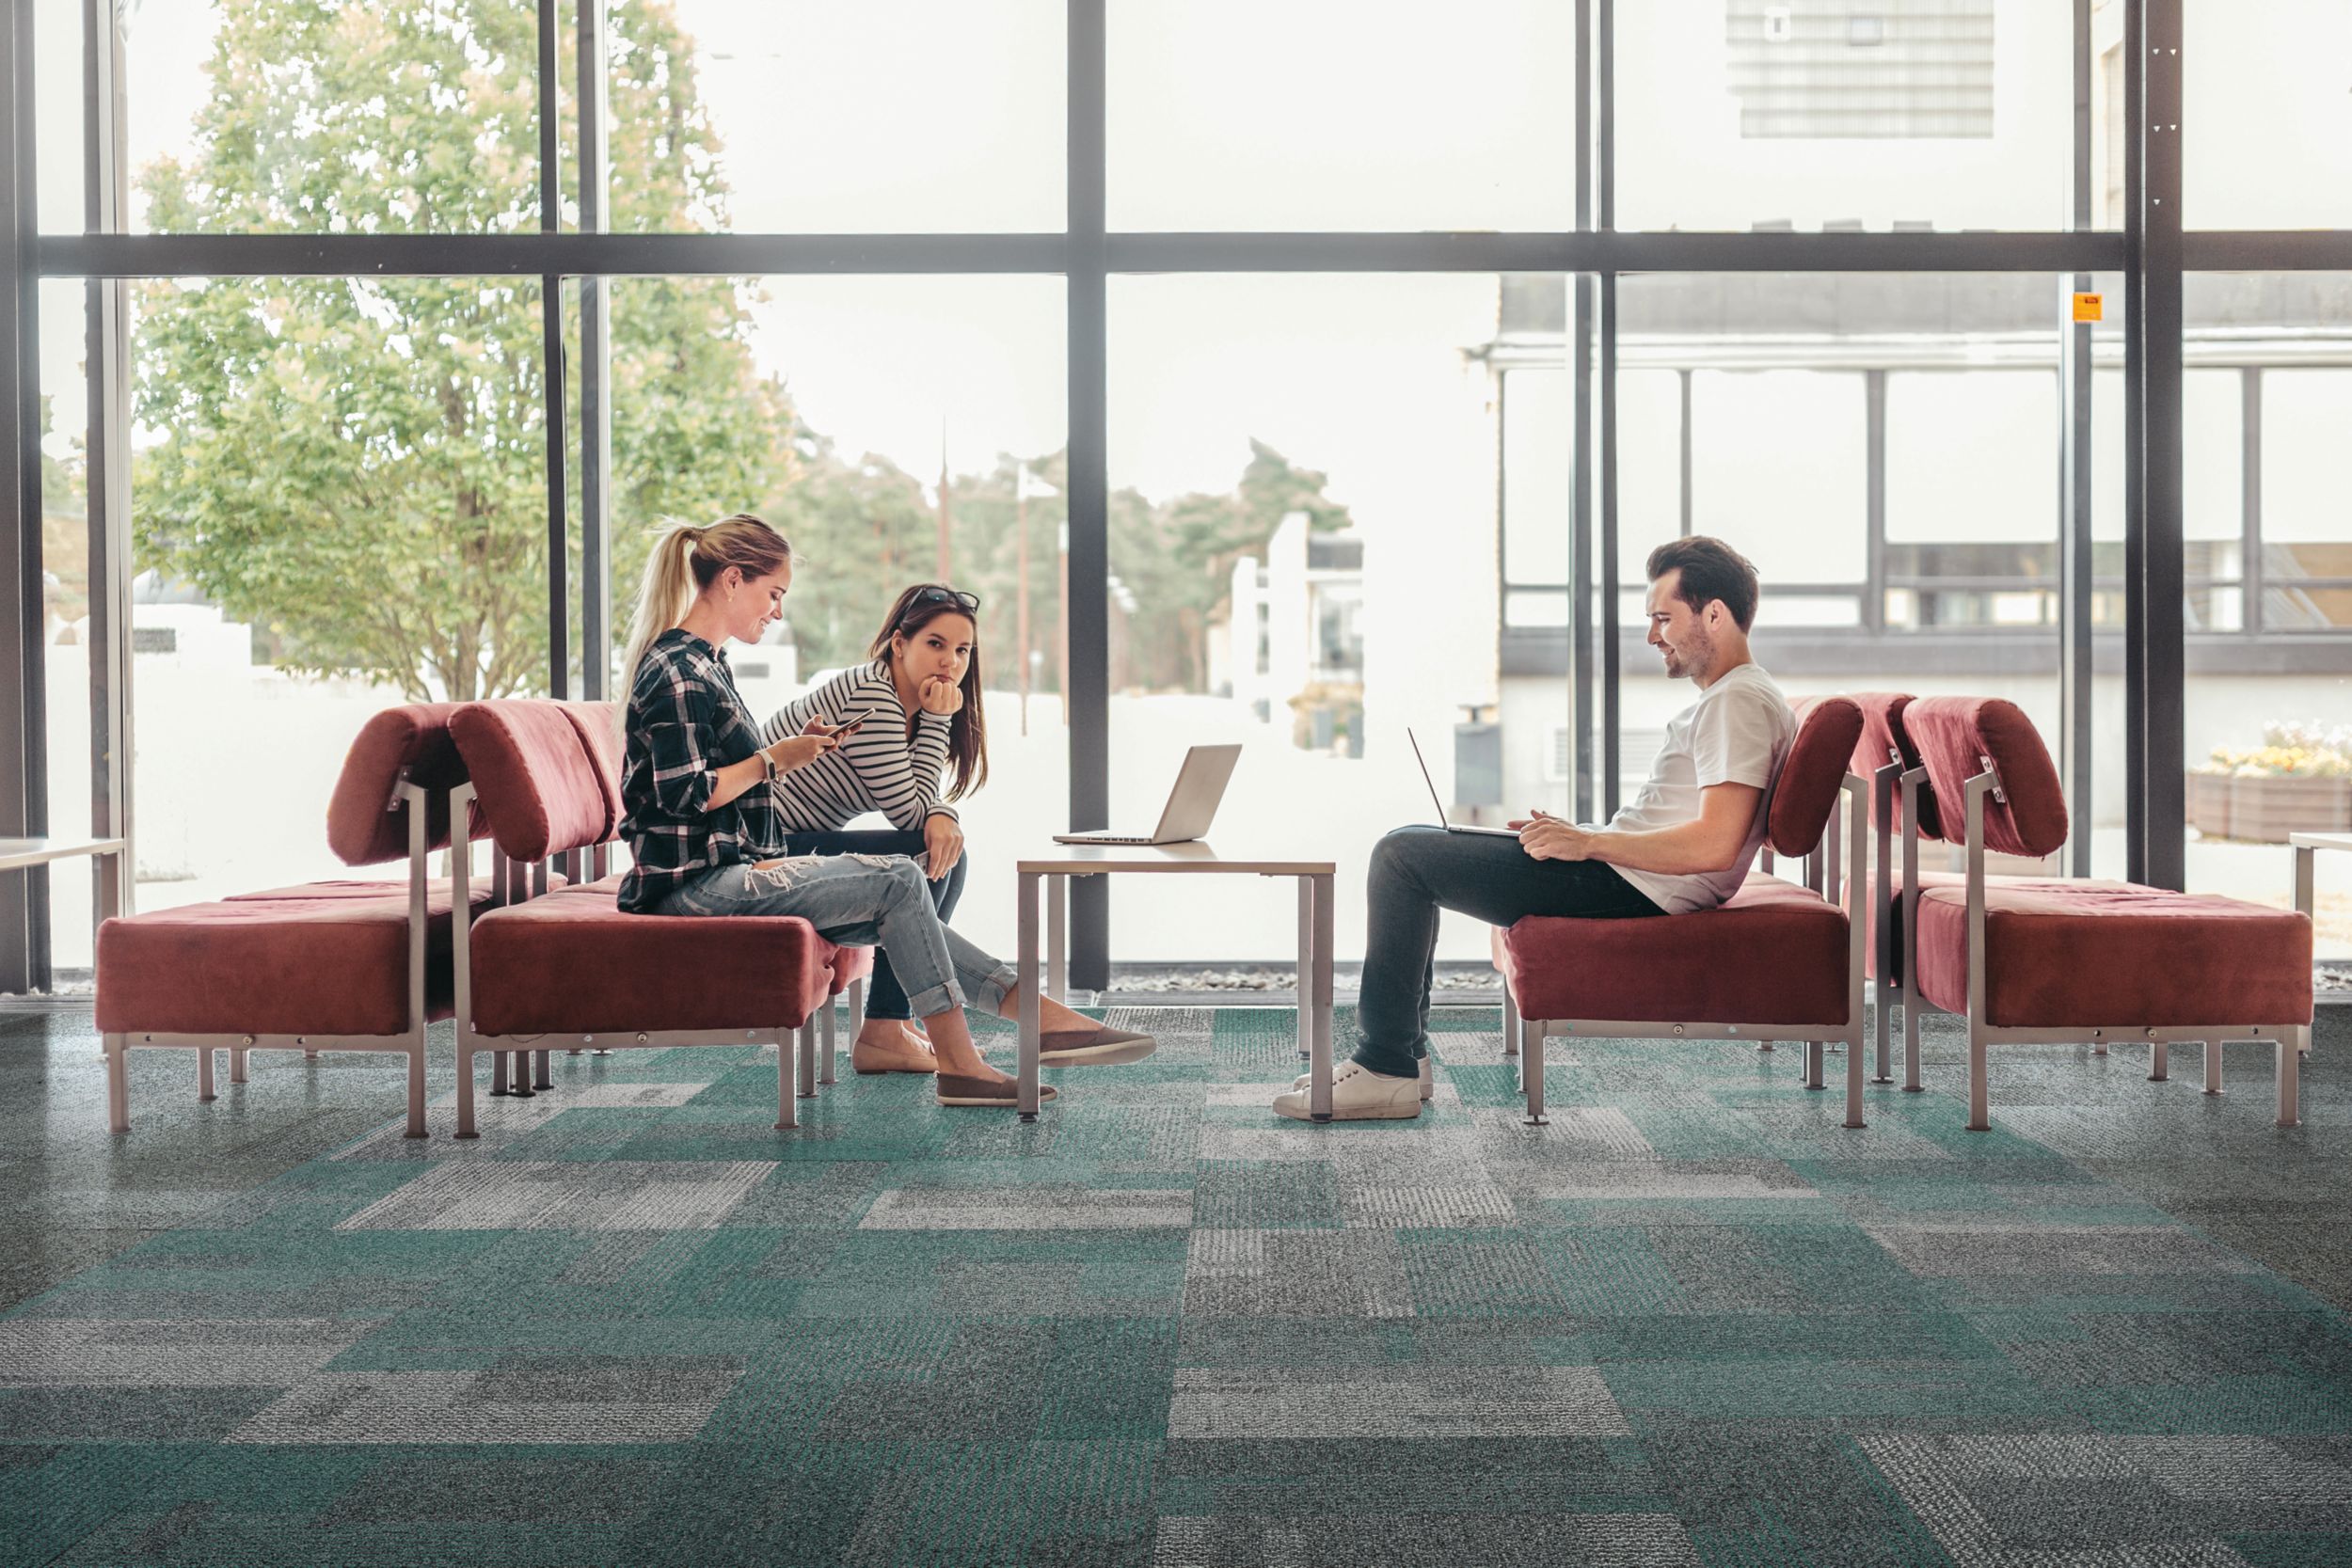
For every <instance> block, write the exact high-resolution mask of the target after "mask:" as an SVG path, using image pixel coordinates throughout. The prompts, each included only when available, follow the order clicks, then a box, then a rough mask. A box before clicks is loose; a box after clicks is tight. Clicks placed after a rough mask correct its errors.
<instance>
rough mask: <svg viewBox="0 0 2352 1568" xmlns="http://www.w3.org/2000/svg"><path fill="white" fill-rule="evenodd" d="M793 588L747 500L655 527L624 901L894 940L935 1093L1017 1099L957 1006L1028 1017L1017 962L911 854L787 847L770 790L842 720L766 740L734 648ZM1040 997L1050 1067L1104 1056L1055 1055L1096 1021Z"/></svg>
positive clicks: (835, 735)
mask: <svg viewBox="0 0 2352 1568" xmlns="http://www.w3.org/2000/svg"><path fill="white" fill-rule="evenodd" d="M791 585H792V547H791V546H789V545H788V544H787V543H786V542H785V540H784V538H783V536H782V535H780V534H778V533H777V532H776V531H775V530H773V529H771V528H770V527H769V526H768V524H767V523H765V522H764V521H762V520H761V519H759V518H757V517H755V516H751V515H748V514H738V515H735V516H732V517H728V518H725V519H724V520H723V521H721V522H718V523H714V524H711V525H710V526H709V527H707V528H694V527H691V526H689V525H687V524H684V523H676V524H673V525H671V526H670V527H669V528H668V529H666V530H664V531H663V532H662V534H661V535H660V538H659V539H657V540H656V541H655V544H654V547H653V553H652V556H651V557H650V558H649V559H648V560H647V562H645V578H644V589H643V591H642V592H641V594H640V595H639V598H638V605H637V617H636V622H635V625H634V627H633V628H632V630H631V632H630V636H629V646H628V657H627V658H626V659H625V660H624V662H623V665H622V673H623V675H624V677H625V679H626V681H627V684H628V694H629V695H628V707H627V709H626V710H625V714H624V717H623V720H622V726H623V733H624V741H625V749H626V762H625V764H624V766H623V769H622V774H621V801H622V805H623V807H624V809H625V812H626V814H627V816H626V821H625V823H624V828H625V831H626V832H627V833H628V846H629V852H630V854H631V856H632V858H633V860H634V864H633V866H632V867H631V869H630V871H629V873H628V877H626V878H625V879H623V880H622V883H621V891H620V906H621V908H622V909H624V910H626V911H629V912H631V913H638V914H665V915H668V914H682V915H702V916H713V915H797V916H799V917H800V918H802V919H803V920H806V921H807V922H808V923H809V924H810V925H812V926H814V927H816V928H817V933H818V935H819V936H821V937H823V938H825V939H826V940H827V941H829V942H836V943H840V944H842V945H847V946H876V945H882V946H887V947H888V948H889V949H890V951H891V952H893V953H894V954H895V955H896V956H897V963H896V965H895V969H896V972H897V976H898V978H897V980H896V982H895V983H896V984H898V985H899V986H900V987H901V990H902V994H904V993H905V992H906V991H910V990H911V992H912V1006H911V1011H912V1013H913V1014H914V1015H915V1016H919V1017H921V1018H922V1019H923V1020H924V1021H925V1022H926V1024H927V1025H928V1027H929V1031H930V1046H931V1048H932V1050H933V1051H934V1052H936V1053H937V1071H938V1074H939V1078H938V1085H937V1094H938V1099H939V1101H940V1103H941V1104H943V1105H1004V1106H1010V1105H1012V1104H1013V1103H1014V1102H1015V1101H1014V1095H1015V1083H1014V1080H1013V1079H1011V1078H1010V1077H1009V1076H1007V1075H1006V1074H1004V1073H1002V1072H999V1071H997V1070H996V1069H994V1068H993V1067H991V1066H989V1064H988V1063H987V1061H986V1060H984V1059H983V1058H982V1057H981V1055H980V1053H979V1050H978V1048H977V1046H976V1045H975V1044H974V1042H973V1039H972V1032H971V1029H970V1028H969V1026H968V1025H966V1023H965V1022H964V1019H963V1006H964V1005H965V1003H966V1002H969V1003H970V1004H971V1005H972V1006H979V1007H987V1008H991V1009H993V1010H994V1011H995V1013H996V1014H997V1016H998V1017H1000V1018H1015V1017H1018V1016H1019V1013H1020V1000H1021V998H1020V992H1019V990H1017V988H1016V986H1015V983H1014V982H1015V978H1016V976H1015V974H1014V973H1013V970H1012V966H1010V965H1009V964H1006V963H1001V962H999V961H998V960H997V959H995V958H991V957H990V956H989V955H988V954H986V953H983V952H981V951H980V950H979V949H978V948H977V947H975V946H974V945H973V944H972V943H970V942H966V941H964V940H963V939H962V938H961V937H960V936H958V935H956V934H955V933H954V932H953V931H950V930H948V929H947V928H946V927H944V926H942V925H941V924H940V921H939V916H938V913H937V911H935V910H934V909H933V907H932V904H931V899H930V893H929V891H928V890H927V888H926V886H925V879H924V877H923V872H922V868H921V867H919V866H918V865H917V864H916V863H914V861H911V860H907V859H904V858H901V857H896V856H883V855H874V854H854V853H850V854H836V855H810V856H793V855H791V854H790V853H789V850H788V845H787V839H788V835H787V831H786V826H785V821H784V817H783V815H782V813H781V811H780V810H779V808H778V804H777V796H776V793H775V792H774V791H773V790H771V789H770V788H769V787H768V786H769V785H770V784H772V783H773V782H774V781H776V780H777V779H778V778H781V777H788V776H789V775H791V774H793V773H796V772H799V771H802V770H803V769H806V768H811V767H813V766H816V765H817V764H818V763H820V762H822V761H823V760H825V759H826V758H828V757H831V756H834V755H836V754H837V753H838V752H839V749H840V747H841V744H842V742H843V740H844V739H845V738H846V737H847V734H846V729H845V728H844V727H842V726H838V725H835V724H830V723H825V722H821V721H808V722H805V723H804V724H803V726H802V727H801V728H800V729H799V730H798V731H796V732H795V733H792V734H790V735H787V736H784V737H782V738H780V739H777V740H772V741H768V742H766V743H764V744H763V742H762V740H761V737H760V735H759V732H758V730H757V728H756V726H755V724H754V722H753V720H752V716H751V713H750V712H749V710H748V709H746V708H745V707H744V705H743V699H742V696H741V694H740V693H739V692H738V691H737V690H736V688H735V679H734V676H733V674H732V673H730V672H729V670H728V668H727V660H726V654H725V652H724V649H725V646H726V643H727V641H728V640H729V639H739V640H740V641H745V642H757V641H759V639H760V637H761V635H762V634H763V633H765V632H766V631H767V629H768V626H769V624H770V623H771V622H772V621H774V620H777V619H778V618H780V617H781V616H782V615H783V613H784V595H785V593H786V591H787V589H789V588H790V587H791ZM877 964H878V967H879V959H878V960H877ZM1041 1005H1042V1007H1043V1010H1044V1014H1045V1027H1046V1029H1047V1030H1048V1031H1050V1032H1049V1033H1048V1034H1047V1036H1046V1038H1045V1045H1046V1048H1047V1049H1046V1051H1045V1053H1044V1056H1043V1060H1044V1061H1045V1063H1046V1064H1047V1065H1048V1066H1053V1065H1062V1064H1066V1063H1068V1062H1070V1061H1073V1060H1089V1059H1091V1060H1100V1059H1103V1058H1104V1056H1105V1055H1106V1054H1108V1053H1103V1052H1096V1053H1093V1055H1092V1056H1077V1057H1073V1056H1071V1055H1069V1054H1068V1053H1066V1051H1065V1052H1060V1053H1057V1051H1056V1050H1055V1049H1054V1048H1055V1047H1056V1046H1057V1044H1061V1045H1065V1046H1066V1045H1067V1044H1068V1043H1069V1042H1071V1041H1073V1040H1075V1039H1076V1038H1078V1037H1082V1036H1086V1035H1089V1034H1090V1033H1092V1032H1093V1024H1092V1022H1091V1021H1090V1020H1089V1019H1086V1018H1082V1017H1080V1016H1079V1015H1078V1014H1076V1013H1073V1012H1072V1011H1070V1010H1069V1009H1068V1008H1067V1007H1063V1006H1059V1005H1058V1004H1057V1003H1056V1002H1054V1001H1053V1000H1052V999H1051V998H1050V997H1047V998H1041ZM1151 1043H1152V1042H1151V1041H1150V1039H1149V1037H1142V1036H1136V1037H1129V1039H1128V1042H1127V1046H1126V1049H1125V1051H1124V1053H1123V1054H1122V1055H1121V1057H1120V1059H1134V1058H1135V1057H1137V1056H1141V1055H1145V1054H1149V1053H1150V1051H1151ZM1052 1092H1053V1091H1052V1090H1051V1089H1048V1090H1047V1091H1046V1093H1047V1094H1048V1095H1049V1096H1050V1095H1051V1094H1052Z"/></svg>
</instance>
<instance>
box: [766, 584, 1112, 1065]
mask: <svg viewBox="0 0 2352 1568" xmlns="http://www.w3.org/2000/svg"><path fill="white" fill-rule="evenodd" d="M979 608H980V601H979V598H978V596H977V594H968V593H965V592H964V591H963V590H962V589H960V588H952V587H949V586H948V585H947V584H946V583H939V582H923V583H916V584H915V585H914V587H912V588H909V589H907V590H906V591H905V592H904V593H902V594H899V595H898V599H897V601H896V602H895V603H893V604H892V605H891V607H890V613H889V614H888V615H886V616H884V617H883V619H882V629H881V630H880V631H878V632H876V633H875V634H874V641H873V644H872V646H870V647H869V648H868V649H867V650H866V656H867V658H868V661H869V662H867V663H865V664H862V665H857V666H853V667H852V668H850V669H848V670H844V671H843V672H842V673H839V674H837V675H835V676H834V677H833V678H832V679H831V680H828V681H826V682H824V683H823V684H822V685H820V686H817V687H813V688H811V689H809V690H808V691H806V692H804V693H803V694H802V695H801V696H799V697H796V698H794V699H793V700H792V701H791V702H789V703H787V704H786V705H784V706H783V707H781V708H779V709H777V710H776V712H775V713H774V714H772V715H771V716H770V718H769V720H768V721H767V723H765V724H763V725H762V726H760V738H761V740H762V742H763V743H765V744H768V745H777V744H781V743H783V742H784V741H785V740H787V738H788V737H790V736H795V735H798V734H801V733H802V732H803V731H804V730H806V729H807V727H808V726H809V725H811V724H821V725H824V726H826V727H827V728H828V729H833V730H835V731H836V733H837V734H838V736H839V746H838V748H837V749H836V750H834V752H830V753H828V754H827V755H825V756H823V757H820V758H818V760H817V761H816V762H814V763H812V764H811V765H810V766H808V767H806V768H798V769H795V770H794V771H793V772H791V773H788V774H785V775H783V776H780V777H779V778H778V779H777V780H776V783H775V796H776V806H777V810H778V811H779V812H780V813H781V815H782V816H783V818H784V823H785V828H786V831H787V841H786V842H787V852H788V853H790V854H795V855H837V854H844V853H850V854H868V855H904V856H907V857H909V858H910V859H912V860H914V861H915V862H917V863H919V864H921V866H922V867H923V875H924V878H925V880H926V882H927V883H928V885H929V887H930V895H931V899H932V903H933V905H934V906H935V907H936V908H937V909H938V911H939V918H940V921H941V923H942V924H943V925H944V924H945V923H946V922H947V921H948V920H949V919H951V918H952V917H953V916H954V914H955V912H956V903H957V900H958V899H960V898H961V896H962V895H963V878H964V869H965V867H964V856H963V829H962V826H961V823H960V822H959V821H958V820H957V817H956V811H955V807H954V805H953V802H954V801H957V800H961V799H962V798H963V797H964V796H966V795H969V794H971V793H972V792H973V791H974V790H976V789H977V788H979V787H980V785H981V784H985V783H986V782H987V781H988V726H987V721H986V715H985V713H984V712H983V710H982V707H981V704H980V657H979V626H978V622H977V619H976V617H977V615H978V613H979ZM868 812H880V813H881V814H882V816H885V817H887V818H889V820H890V826H889V828H887V829H875V830H870V831H865V832H847V831H845V830H846V827H847V824H848V823H850V821H851V820H853V819H854V818H856V817H859V816H865V815H866V813H868ZM1073 1016H1074V1015H1073ZM1145 1038H1146V1037H1144V1036H1141V1035H1135V1034H1129V1033H1127V1032H1125V1031H1122V1030H1118V1029H1108V1028H1104V1027H1102V1026H1100V1025H1097V1024H1092V1023H1090V1022H1088V1021H1087V1020H1085V1019H1079V1020H1077V1022H1075V1023H1071V1022H1068V1021H1066V1020H1065V1021H1061V1022H1053V1021H1049V1022H1048V1023H1047V1025H1046V1034H1045V1038H1044V1046H1043V1052H1044V1060H1045V1061H1046V1062H1047V1063H1049V1064H1052V1063H1055V1062H1061V1063H1065V1064H1066V1063H1072V1062H1083V1061H1093V1060H1100V1059H1103V1058H1104V1057H1106V1056H1118V1057H1121V1058H1124V1057H1126V1056H1128V1055H1130V1054H1132V1053H1133V1050H1134V1048H1135V1047H1136V1044H1137V1042H1140V1041H1143V1040H1144V1039H1145ZM935 1065H936V1064H935V1062H934V1059H933V1057H932V1054H931V1046H930V1041H929V1040H928V1039H927V1038H925V1037H924V1035H923V1033H922V1032H921V1030H920V1029H919V1028H918V1027H917V1025H916V1024H915V1022H914V1011H913V1010H912V1008H911V1007H910V1006H908V1003H907V993H906V990H905V988H904V987H903V986H902V985H901V984H900V983H899V976H898V973H897V972H896V971H895V970H894V969H893V967H892V965H891V962H890V955H889V954H888V953H887V952H886V951H885V952H882V953H877V954H876V955H875V956H874V978H873V984H872V988H871V990H870V991H869V993H868V995H867V998H866V1022H865V1024H864V1025H863V1027H861V1028H860V1029H859V1030H858V1035H857V1039H856V1040H855V1042H854V1043H853V1044H852V1045H851V1046H850V1067H852V1068H853V1069H856V1070H857V1071H859V1072H863V1073H878V1072H930V1071H932V1070H933V1069H934V1067H935Z"/></svg>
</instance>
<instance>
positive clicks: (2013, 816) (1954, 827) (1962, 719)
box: [1902, 697, 2066, 860]
mask: <svg viewBox="0 0 2352 1568" xmlns="http://www.w3.org/2000/svg"><path fill="white" fill-rule="evenodd" d="M1902 724H1903V731H1904V733H1905V734H1907V735H1908V736H1910V737H1911V740H1912V744H1914V745H1915V746H1917V747H1918V748H1919V762H1920V766H1922V767H1923V768H1926V769H1927V770H1928V783H1929V784H1930V785H1931V786H1932V787H1933V788H1934V790H1935V796H1936V800H1935V809H1936V812H1937V814H1938V816H1940V818H1941V819H1942V822H1943V826H1944V828H1945V831H1946V832H1947V834H1948V835H1949V836H1950V837H1952V838H1954V839H1962V838H1964V837H1965V836H1966V833H1967V821H1968V817H1967V799H1966V795H1965V792H1964V786H1965V785H1966V784H1967V783H1968V781H1969V780H1970V779H1972V778H1974V777H1976V776H1977V775H1978V774H1979V773H1981V772H1983V771H1984V770H1985V769H1986V768H1988V767H1990V768H1993V769H1994V772H1995V773H1996V774H1997V775H1998V777H1999V779H2000V784H1999V789H1998V792H1997V793H1996V794H1992V795H1987V796H1986V797H1985V798H1984V843H1985V847H1986V848H1988V849H1993V850H1996V851H1998V852H1999V853H2001V854H2005V855H2029V856H2032V857H2033V858H2035V859H2037V860H2038V859H2040V858H2041V857H2042V856H2043V855H2048V854H2055V853H2056V852H2057V851H2058V846H2060V845H2062V844H2064V843H2065V842H2066V791H2065V789H2064V788H2063V787H2062V786H2060V784H2058V764H2056V763H2054V762H2052V761H2051V760H2050V752H2049V748H2048V747H2046V746H2044V745H2042V736H2040V735H2039V734H2037V733H2036V732H2035V730H2034V727H2033V721H2032V720H2030V719H2027V718H2026V714H2025V710H2024V709H2023V708H2020V707H2019V706H2018V705H2016V704H2015V703H2011V702H2007V701H2004V700H2002V699H2001V698H1998V697H1922V698H1920V699H1918V700H1917V701H1916V702H1914V703H1913V704H1912V705H1910V706H1908V707H1906V708H1904V709H1903V713H1902Z"/></svg>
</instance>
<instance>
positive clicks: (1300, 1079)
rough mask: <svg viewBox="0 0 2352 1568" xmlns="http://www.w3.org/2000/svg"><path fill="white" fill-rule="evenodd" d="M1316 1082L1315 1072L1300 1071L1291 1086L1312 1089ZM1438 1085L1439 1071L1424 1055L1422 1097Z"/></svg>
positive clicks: (1434, 1089) (1422, 1062) (1429, 1093)
mask: <svg viewBox="0 0 2352 1568" xmlns="http://www.w3.org/2000/svg"><path fill="white" fill-rule="evenodd" d="M1340 1065H1341V1066H1342V1067H1344V1066H1346V1065H1347V1064H1345V1063H1344V1062H1343V1063H1341V1064H1340ZM1332 1070H1333V1071H1334V1072H1336V1071H1337V1070H1338V1069H1336V1068H1335V1069H1332ZM1314 1083H1315V1075H1314V1074H1313V1073H1311V1072H1302V1073H1300V1074H1299V1075H1298V1076H1297V1077H1295V1078H1294V1079H1292V1080H1291V1087H1292V1088H1294V1089H1311V1088H1312V1087H1314ZM1437 1086H1438V1079H1437V1073H1436V1071H1435V1069H1434V1067H1433V1065H1432V1064H1431V1062H1430V1060H1429V1058H1428V1057H1426V1056H1423V1057H1422V1059H1421V1097H1422V1099H1423V1100H1427V1099H1428V1098H1429V1097H1430V1096H1431V1095H1432V1094H1434V1093H1436V1092H1437Z"/></svg>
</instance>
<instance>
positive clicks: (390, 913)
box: [97, 882, 490, 1035]
mask: <svg viewBox="0 0 2352 1568" xmlns="http://www.w3.org/2000/svg"><path fill="white" fill-rule="evenodd" d="M371 890H374V891H371ZM280 891H281V893H282V894H283V895H284V896H278V897H272V896H267V895H247V896H246V897H243V898H232V899H226V900H223V901H222V902H219V903H214V904H189V905H184V906H183V907H182V908H180V909H176V910H156V911H151V912H149V913H146V914H135V915H127V916H124V917H122V918H120V919H117V920H109V921H107V922H106V923H105V924H104V925H103V926H101V927H99V928H98V966H97V969H98V974H97V982H98V1027H99V1029H100V1030H101V1031H102V1032H103V1033H106V1034H110V1035H112V1034H137V1033H140V1032H141V1031H147V1032H151V1033H167V1032H168V1033H172V1034H186V1035H397V1034H400V1033H402V1032H403V1031H405V1029H406V1028H407V1027H408V890H407V888H406V886H405V884H401V883H367V882H326V883H313V884H311V885H310V886H308V887H303V888H288V889H283V890H280ZM471 891H472V900H473V906H474V909H475V911H476V912H477V913H479V911H482V910H483V909H485V908H486V907H487V906H488V904H489V896H490V895H489V889H488V888H486V887H476V888H474V889H473V890H471ZM425 909H426V921H427V924H426V927H425V999H426V1014H427V1016H428V1017H430V1018H436V1019H440V1018H448V1017H449V1016H450V1015H451V1011H452V1009H451V1005H450V991H451V986H450V924H449V912H450V884H449V883H447V882H435V883H433V884H431V885H430V887H429V888H428V889H427V902H426V906H425Z"/></svg>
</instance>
